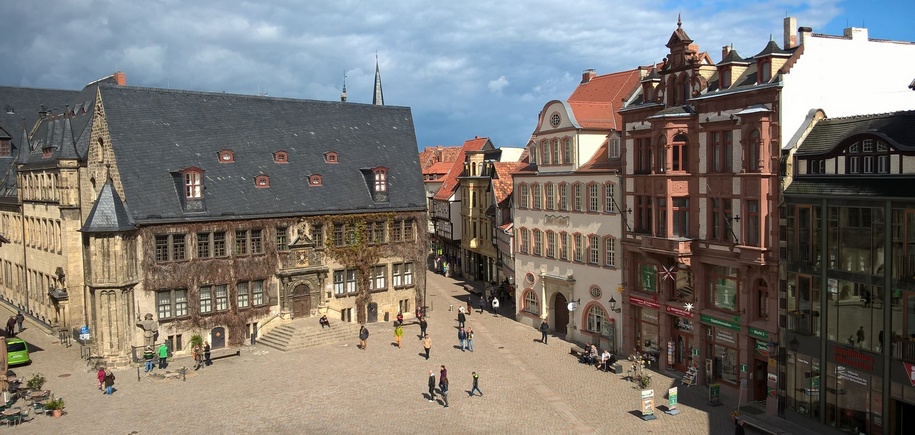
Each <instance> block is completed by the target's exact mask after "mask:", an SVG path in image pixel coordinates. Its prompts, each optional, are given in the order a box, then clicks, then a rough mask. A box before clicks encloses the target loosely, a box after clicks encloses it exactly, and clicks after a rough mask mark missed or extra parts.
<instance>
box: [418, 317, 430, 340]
mask: <svg viewBox="0 0 915 435" xmlns="http://www.w3.org/2000/svg"><path fill="white" fill-rule="evenodd" d="M427 326H429V323H427V322H426V318H425V317H420V318H419V339H420V340H422V339H423V337H425V336H426V327H427Z"/></svg>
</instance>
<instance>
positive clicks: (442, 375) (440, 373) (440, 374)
mask: <svg viewBox="0 0 915 435" xmlns="http://www.w3.org/2000/svg"><path fill="white" fill-rule="evenodd" d="M447 377H448V369H446V368H445V365H444V364H442V369H441V370H439V371H438V378H439V382H441V380H442V379H444V378H447Z"/></svg>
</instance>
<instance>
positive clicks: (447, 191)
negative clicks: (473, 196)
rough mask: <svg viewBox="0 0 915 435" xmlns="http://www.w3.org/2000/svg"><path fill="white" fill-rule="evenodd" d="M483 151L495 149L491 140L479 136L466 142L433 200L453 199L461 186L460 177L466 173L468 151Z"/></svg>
mask: <svg viewBox="0 0 915 435" xmlns="http://www.w3.org/2000/svg"><path fill="white" fill-rule="evenodd" d="M483 149H493V146H492V142H490V141H489V138H485V137H479V136H478V137H475V138H473V139H470V140H468V141H464V145H462V146H461V151H460V152H459V153H458V155H457V158H456V159H455V160H454V163H452V165H451V169H449V170H448V174H446V175H445V177H444V178H443V179H442V186H441V187H440V188H439V189H438V192H436V193H435V196H434V197H433V199H435V200H436V201H447V200H448V199H449V198H451V195H453V194H454V192H455V191H456V190H457V188H458V186H460V184H461V183H460V182H459V181H458V177H460V176H461V173H463V172H464V160H465V156H466V154H467V151H480V150H483Z"/></svg>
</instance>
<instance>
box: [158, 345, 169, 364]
mask: <svg viewBox="0 0 915 435" xmlns="http://www.w3.org/2000/svg"><path fill="white" fill-rule="evenodd" d="M167 359H168V346H166V345H165V342H164V341H163V342H162V344H161V345H159V368H160V369H164V368H165V367H166V366H167V365H168V363H167V362H166V360H167Z"/></svg>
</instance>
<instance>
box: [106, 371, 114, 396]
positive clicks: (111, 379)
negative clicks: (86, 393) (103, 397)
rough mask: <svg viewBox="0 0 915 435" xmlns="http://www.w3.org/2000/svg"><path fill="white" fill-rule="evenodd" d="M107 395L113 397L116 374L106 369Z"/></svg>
mask: <svg viewBox="0 0 915 435" xmlns="http://www.w3.org/2000/svg"><path fill="white" fill-rule="evenodd" d="M104 379H105V394H107V395H109V396H110V395H111V393H112V392H113V391H114V373H112V372H111V370H108V369H105V378H104Z"/></svg>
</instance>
